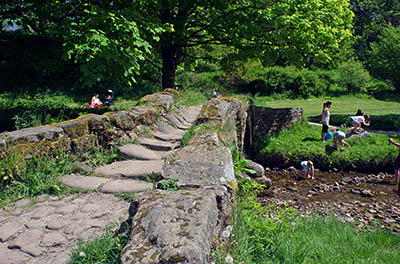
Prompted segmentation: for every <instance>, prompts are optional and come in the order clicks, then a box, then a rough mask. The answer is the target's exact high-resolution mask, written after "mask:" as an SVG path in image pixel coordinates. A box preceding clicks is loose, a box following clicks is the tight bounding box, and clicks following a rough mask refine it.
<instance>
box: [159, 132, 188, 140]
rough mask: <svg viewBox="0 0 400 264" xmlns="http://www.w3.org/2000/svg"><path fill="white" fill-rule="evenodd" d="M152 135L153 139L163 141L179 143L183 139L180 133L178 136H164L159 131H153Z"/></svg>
mask: <svg viewBox="0 0 400 264" xmlns="http://www.w3.org/2000/svg"><path fill="white" fill-rule="evenodd" d="M152 134H153V136H154V137H155V138H157V139H160V140H163V141H180V140H181V139H182V137H183V135H182V134H181V133H180V134H165V133H162V132H160V131H153V132H152Z"/></svg>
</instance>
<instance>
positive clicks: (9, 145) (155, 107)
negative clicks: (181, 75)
mask: <svg viewBox="0 0 400 264" xmlns="http://www.w3.org/2000/svg"><path fill="white" fill-rule="evenodd" d="M177 96H178V94H177V92H176V91H174V90H172V89H167V90H165V91H163V92H160V93H156V94H152V95H151V96H147V97H143V98H142V99H141V100H140V101H139V103H138V106H136V107H134V108H133V109H131V110H129V111H117V112H108V113H105V114H104V115H95V114H89V115H84V116H80V117H79V118H76V119H73V120H68V121H65V122H61V123H55V124H50V125H46V126H40V127H31V128H25V129H21V130H17V131H12V132H3V133H0V151H2V152H3V153H10V154H11V153H13V154H14V155H21V156H23V157H29V156H30V155H34V154H35V153H38V152H46V153H48V152H52V151H72V152H74V153H77V154H79V153H84V152H86V151H88V150H90V149H92V148H93V147H94V146H97V145H99V144H100V145H104V146H108V145H112V144H114V143H115V141H116V140H129V139H135V138H137V135H136V133H137V132H139V131H140V129H141V126H142V125H150V124H154V123H155V122H156V121H157V120H158V118H159V117H160V116H162V115H166V114H167V113H168V111H169V109H170V108H171V106H172V105H174V103H175V98H176V97H177Z"/></svg>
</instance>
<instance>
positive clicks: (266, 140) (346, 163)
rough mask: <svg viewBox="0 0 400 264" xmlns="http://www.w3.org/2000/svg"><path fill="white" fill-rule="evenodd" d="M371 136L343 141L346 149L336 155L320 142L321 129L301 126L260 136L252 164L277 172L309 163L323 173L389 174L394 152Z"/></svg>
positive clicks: (379, 138)
mask: <svg viewBox="0 0 400 264" xmlns="http://www.w3.org/2000/svg"><path fill="white" fill-rule="evenodd" d="M371 135H372V136H371V137H370V138H367V139H350V140H347V142H348V143H349V144H350V147H346V148H345V150H344V151H341V152H337V151H335V150H334V149H333V147H332V146H331V145H332V140H330V141H327V142H326V143H322V142H320V138H321V127H318V126H312V125H309V124H307V123H305V122H303V123H300V124H296V125H294V126H293V127H292V128H291V129H289V130H285V131H282V132H281V133H279V134H276V135H267V136H260V137H259V138H258V139H257V142H256V153H257V154H256V155H257V157H256V160H257V161H259V162H260V163H262V164H264V165H265V166H270V167H281V168H287V167H289V166H298V165H299V163H300V162H301V161H302V160H312V161H314V164H315V165H316V167H317V168H319V169H323V170H328V169H332V168H337V169H341V170H353V171H360V172H379V171H392V168H393V164H394V160H395V158H396V156H397V154H398V152H397V150H396V149H395V148H394V147H393V146H391V145H389V144H388V138H389V137H388V136H386V135H380V134H371ZM398 139H399V137H397V140H398Z"/></svg>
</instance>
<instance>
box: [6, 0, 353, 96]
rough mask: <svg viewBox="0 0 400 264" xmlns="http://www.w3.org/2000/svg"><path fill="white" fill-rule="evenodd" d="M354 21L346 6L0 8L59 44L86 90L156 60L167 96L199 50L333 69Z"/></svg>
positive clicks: (289, 0)
mask: <svg viewBox="0 0 400 264" xmlns="http://www.w3.org/2000/svg"><path fill="white" fill-rule="evenodd" d="M352 16H353V14H352V12H351V11H350V9H349V1H348V0H329V1H327V0H325V1H323V0H281V1H274V0H252V1H250V0H228V1H226V0H190V1H187V0H163V1H160V0H146V1H144V0H134V1H128V0H119V1H109V2H107V1H88V0H84V1H80V0H68V1H58V0H50V1H45V2H42V1H33V0H28V1H26V0H25V1H23V0H5V3H4V4H3V5H2V6H1V7H0V19H2V20H3V21H4V20H9V21H12V22H15V23H16V24H17V25H18V26H19V27H21V28H22V30H24V31H25V32H27V33H31V34H37V35H40V36H42V37H44V38H47V39H50V40H56V41H58V42H59V43H60V44H61V45H62V46H63V52H64V54H63V58H64V59H65V60H70V61H73V62H75V63H77V64H78V65H79V66H80V70H81V72H82V76H81V80H82V81H83V83H84V84H86V85H88V86H93V85H94V84H96V83H97V82H101V81H106V80H109V79H113V78H117V79H121V80H125V81H128V83H131V82H132V81H134V80H135V79H134V74H136V73H138V72H139V70H140V64H139V62H140V61H141V60H144V59H145V58H146V57H147V58H150V57H151V56H153V57H152V58H153V61H152V63H153V64H154V65H160V62H161V67H160V68H161V69H162V75H163V78H162V85H163V88H167V87H173V86H174V82H175V73H176V70H177V67H178V66H179V65H180V64H182V63H183V62H185V61H186V62H188V61H192V62H193V61H195V60H196V59H197V58H195V56H193V53H192V52H193V47H197V46H204V45H210V44H213V45H224V46H230V47H234V49H233V51H234V52H235V53H237V54H240V55H241V56H245V57H248V56H253V57H259V58H262V60H263V62H264V63H277V62H280V63H285V64H296V65H304V64H307V63H310V62H312V61H314V60H317V61H323V62H331V61H332V58H333V54H334V53H335V52H337V51H338V50H339V49H340V46H341V43H342V42H343V41H344V40H345V39H346V38H348V37H350V36H351V24H352ZM158 40H160V41H159V42H158ZM151 53H153V55H151ZM150 55H151V56H150Z"/></svg>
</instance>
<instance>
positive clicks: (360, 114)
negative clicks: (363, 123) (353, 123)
mask: <svg viewBox="0 0 400 264" xmlns="http://www.w3.org/2000/svg"><path fill="white" fill-rule="evenodd" d="M362 115H364V113H363V111H361V109H358V110H357V113H356V116H362Z"/></svg>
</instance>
